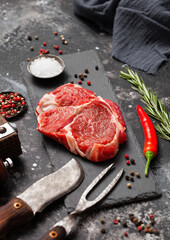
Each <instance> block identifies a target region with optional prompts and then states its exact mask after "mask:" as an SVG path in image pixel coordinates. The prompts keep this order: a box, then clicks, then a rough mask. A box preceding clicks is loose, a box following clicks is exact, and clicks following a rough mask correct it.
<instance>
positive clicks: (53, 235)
mask: <svg viewBox="0 0 170 240" xmlns="http://www.w3.org/2000/svg"><path fill="white" fill-rule="evenodd" d="M49 235H50V237H51V238H56V237H57V236H58V234H57V232H56V231H51V232H50V233H49Z"/></svg>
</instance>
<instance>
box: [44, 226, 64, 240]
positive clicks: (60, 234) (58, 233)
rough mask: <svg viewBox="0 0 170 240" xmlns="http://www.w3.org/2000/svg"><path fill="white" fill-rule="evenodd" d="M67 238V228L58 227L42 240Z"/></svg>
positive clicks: (52, 229)
mask: <svg viewBox="0 0 170 240" xmlns="http://www.w3.org/2000/svg"><path fill="white" fill-rule="evenodd" d="M66 236H67V234H66V230H65V228H64V227H61V226H56V227H53V228H51V229H50V230H49V231H48V232H47V233H46V234H45V235H44V236H43V237H42V238H40V240H64V239H65V238H66Z"/></svg>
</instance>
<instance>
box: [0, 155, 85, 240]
mask: <svg viewBox="0 0 170 240" xmlns="http://www.w3.org/2000/svg"><path fill="white" fill-rule="evenodd" d="M83 178H84V172H83V169H82V166H81V165H80V163H79V162H78V161H76V160H75V159H74V158H72V159H71V160H70V161H69V162H68V163H67V164H65V165H64V166H63V167H62V168H60V169H59V170H57V171H56V172H54V173H52V174H49V175H47V176H45V177H43V178H41V179H40V180H38V181H37V182H35V183H34V184H33V185H32V186H30V187H29V188H27V189H26V190H25V191H24V192H23V193H21V194H20V195H18V196H17V197H15V198H13V199H12V200H11V201H10V202H8V203H7V204H6V205H4V206H2V207H1V208H0V237H1V236H4V235H5V234H6V233H7V232H8V231H9V230H10V229H13V228H16V227H18V226H20V225H22V224H24V223H27V222H29V221H31V220H32V218H33V217H34V215H35V214H36V213H37V212H41V211H42V210H43V209H44V208H45V207H46V206H47V205H49V204H50V203H51V202H53V201H55V200H57V199H59V198H60V197H62V196H64V195H65V194H67V193H69V192H71V191H72V190H73V189H75V188H76V187H78V185H79V184H80V183H81V181H82V180H83Z"/></svg>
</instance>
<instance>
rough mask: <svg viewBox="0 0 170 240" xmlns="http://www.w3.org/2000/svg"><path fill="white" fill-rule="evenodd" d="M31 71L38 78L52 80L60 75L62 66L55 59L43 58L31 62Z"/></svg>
mask: <svg viewBox="0 0 170 240" xmlns="http://www.w3.org/2000/svg"><path fill="white" fill-rule="evenodd" d="M30 71H31V73H32V74H33V75H34V76H36V77H40V78H50V77H54V76H57V75H58V74H60V73H61V72H62V66H61V64H60V63H59V62H58V61H57V60H56V59H55V58H51V57H41V58H37V59H35V60H34V61H33V62H31V64H30Z"/></svg>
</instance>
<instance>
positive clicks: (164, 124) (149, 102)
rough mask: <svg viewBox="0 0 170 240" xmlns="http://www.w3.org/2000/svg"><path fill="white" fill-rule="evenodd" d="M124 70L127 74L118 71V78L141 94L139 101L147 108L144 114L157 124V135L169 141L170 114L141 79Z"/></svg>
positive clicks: (133, 73) (127, 69)
mask: <svg viewBox="0 0 170 240" xmlns="http://www.w3.org/2000/svg"><path fill="white" fill-rule="evenodd" d="M125 70H126V71H127V72H123V71H120V77H121V78H123V79H126V80H127V81H128V82H130V83H131V84H132V85H133V86H132V88H133V89H134V90H136V91H138V92H139V93H140V94H141V96H142V99H141V101H142V102H143V103H145V104H146V106H147V107H146V108H145V110H146V112H147V113H148V115H150V116H151V117H153V118H154V119H156V120H157V121H158V122H159V123H156V124H155V129H156V131H157V135H158V136H159V137H161V138H164V139H166V140H168V141H170V113H168V112H167V111H166V109H165V106H164V105H163V104H162V102H161V101H160V100H159V99H158V96H157V95H155V94H154V93H153V92H152V91H150V90H149V89H148V88H147V87H146V85H145V83H144V81H143V79H142V77H139V76H138V74H137V73H136V72H133V71H132V70H131V69H129V68H125Z"/></svg>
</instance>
